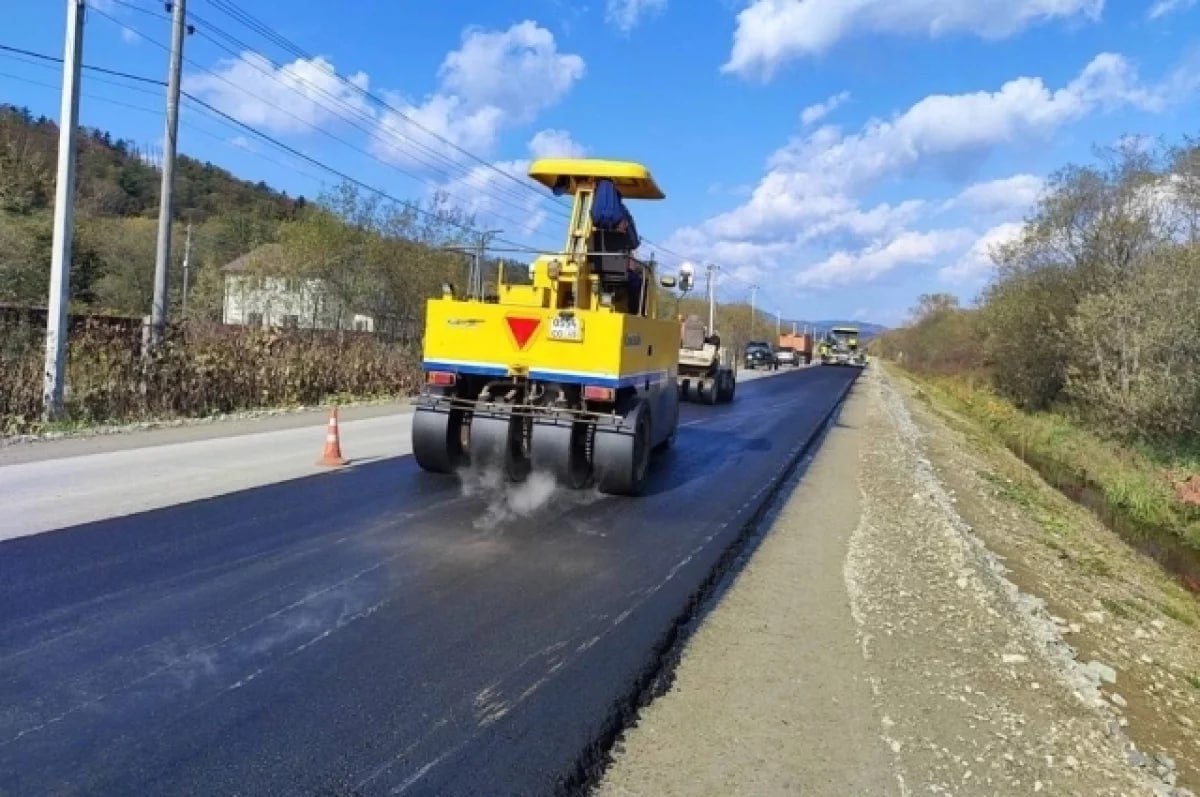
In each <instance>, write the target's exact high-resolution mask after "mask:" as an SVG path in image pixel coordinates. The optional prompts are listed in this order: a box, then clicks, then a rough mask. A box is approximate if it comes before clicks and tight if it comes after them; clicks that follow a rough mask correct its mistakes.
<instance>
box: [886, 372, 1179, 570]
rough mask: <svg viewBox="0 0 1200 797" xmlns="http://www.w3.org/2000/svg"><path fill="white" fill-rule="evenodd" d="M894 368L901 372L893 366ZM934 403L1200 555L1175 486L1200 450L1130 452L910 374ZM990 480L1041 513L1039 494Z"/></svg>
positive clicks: (1051, 417) (1046, 417) (1074, 427)
mask: <svg viewBox="0 0 1200 797" xmlns="http://www.w3.org/2000/svg"><path fill="white" fill-rule="evenodd" d="M891 367H895V366H891ZM904 373H905V374H907V375H908V376H909V377H910V378H911V379H912V380H913V381H914V382H915V383H916V384H917V385H918V386H919V387H918V390H919V391H921V392H922V393H923V394H924V395H925V396H926V397H927V398H926V400H927V401H929V402H931V403H932V404H934V405H936V404H938V403H942V404H944V405H945V406H947V407H949V408H951V409H952V410H954V411H955V412H958V413H960V414H961V415H963V416H965V417H967V418H969V419H970V420H972V421H974V422H976V423H978V424H980V425H981V426H982V427H984V428H985V429H987V430H988V431H989V432H990V433H991V434H992V435H994V436H995V437H996V438H998V439H999V440H1001V441H1002V442H1003V443H1004V444H1005V445H1006V446H1007V447H1008V448H1009V450H1011V451H1012V452H1013V453H1015V454H1017V455H1018V456H1020V457H1021V458H1022V459H1024V460H1025V461H1026V462H1028V463H1029V464H1030V465H1032V466H1033V467H1034V468H1035V469H1037V470H1038V471H1040V472H1041V474H1042V475H1043V477H1045V478H1046V479H1047V480H1048V481H1050V482H1052V483H1057V484H1060V485H1064V484H1067V483H1085V484H1087V485H1089V486H1090V487H1091V488H1092V489H1094V490H1097V491H1099V492H1100V493H1101V494H1102V495H1103V496H1104V500H1105V502H1106V503H1107V504H1108V507H1109V509H1110V510H1112V511H1113V512H1114V513H1115V514H1117V515H1118V516H1120V517H1121V518H1122V519H1123V520H1124V521H1126V522H1127V523H1128V524H1130V525H1131V526H1132V527H1134V528H1135V529H1137V530H1138V531H1140V532H1145V533H1153V534H1165V535H1169V536H1171V537H1174V538H1176V539H1177V540H1180V541H1183V542H1184V544H1185V546H1186V547H1189V548H1191V549H1192V550H1194V551H1197V552H1200V508H1197V507H1191V506H1188V505H1186V504H1184V503H1183V502H1182V501H1180V500H1178V498H1177V497H1176V495H1175V490H1174V486H1173V485H1172V482H1171V478H1172V477H1178V476H1179V475H1180V474H1187V473H1197V472H1200V467H1198V465H1200V443H1196V442H1186V443H1180V444H1178V445H1176V446H1174V447H1164V446H1162V445H1159V446H1157V447H1154V446H1151V445H1149V444H1145V445H1143V446H1142V447H1140V448H1131V447H1130V446H1128V445H1125V444H1122V443H1120V442H1116V441H1111V440H1107V439H1105V438H1103V437H1101V436H1100V435H1098V434H1095V433H1094V432H1092V431H1090V430H1088V429H1086V428H1084V427H1082V426H1081V425H1080V424H1078V423H1076V422H1075V421H1073V420H1072V419H1070V418H1068V417H1066V416H1064V415H1061V414H1057V413H1050V412H1045V413H1026V412H1022V411H1020V410H1018V409H1017V408H1016V407H1015V406H1013V405H1012V404H1011V403H1009V402H1007V401H1005V400H1003V399H1002V398H1000V397H999V396H997V395H995V394H994V393H992V392H991V391H989V390H987V389H986V388H983V387H978V386H972V385H969V384H968V383H967V382H966V381H965V380H962V379H957V378H953V377H924V376H921V375H917V374H912V373H911V372H909V371H904ZM985 478H988V479H989V481H991V482H992V483H993V484H995V485H996V486H997V490H998V492H999V494H1000V495H1001V496H1003V497H1004V498H1006V499H1007V500H1010V501H1012V502H1013V503H1015V504H1018V505H1021V506H1037V505H1038V503H1037V496H1036V493H1035V492H1033V491H1031V490H1029V489H1027V488H1023V487H1022V486H1021V485H1019V484H1012V483H1010V482H1008V481H1007V480H1006V479H1002V478H995V479H993V478H990V477H985Z"/></svg>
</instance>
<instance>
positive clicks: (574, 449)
mask: <svg viewBox="0 0 1200 797" xmlns="http://www.w3.org/2000/svg"><path fill="white" fill-rule="evenodd" d="M593 429H594V427H593V426H592V425H591V424H588V423H584V422H582V421H576V422H574V423H567V424H534V426H533V434H532V435H531V436H530V440H529V443H530V445H529V459H530V462H531V463H532V466H533V468H534V469H535V470H542V471H547V472H549V473H551V474H553V475H554V478H555V479H556V480H557V481H558V483H559V484H561V485H563V486H564V487H567V488H569V489H572V490H580V489H583V488H584V487H587V486H588V484H589V483H590V482H591V480H592V463H591V462H590V461H589V459H588V437H589V435H590V434H591V433H592V430H593Z"/></svg>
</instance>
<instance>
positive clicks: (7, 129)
mask: <svg viewBox="0 0 1200 797" xmlns="http://www.w3.org/2000/svg"><path fill="white" fill-rule="evenodd" d="M79 139H80V150H79V155H78V161H77V169H76V182H77V192H78V201H79V206H78V211H79V212H80V213H82V214H86V215H92V216H145V217H152V218H157V217H158V200H159V182H160V180H161V174H160V172H159V170H158V167H157V165H155V164H152V163H150V162H148V159H147V158H146V157H145V153H142V152H139V151H138V149H137V147H136V145H135V144H133V143H132V142H129V141H125V140H123V139H114V138H113V137H112V136H111V135H110V134H109V133H107V132H105V131H102V130H95V129H87V128H81V130H80V136H79ZM57 152H58V124H57V123H56V122H55V121H54V120H52V119H48V118H47V117H45V116H37V117H35V116H33V114H31V113H30V112H29V110H28V109H27V108H18V107H15V106H13V105H7V104H0V208H2V209H3V210H4V211H5V212H7V213H16V214H28V213H35V212H37V211H39V210H46V209H49V208H50V207H51V205H52V204H53V202H54V178H55V167H56V159H57ZM175 175H176V177H175V179H176V182H175V213H176V218H181V217H183V216H184V214H185V213H186V214H188V215H189V216H198V217H201V218H204V217H209V216H214V215H217V214H220V213H229V212H245V211H252V212H254V213H257V214H264V215H269V216H273V217H275V218H283V217H287V216H290V215H292V214H293V213H294V212H295V211H296V209H297V208H298V207H303V205H304V203H305V201H304V198H303V197H298V198H296V199H292V198H290V197H289V196H288V195H287V194H286V193H283V192H279V191H275V190H273V189H272V188H270V187H269V186H268V185H267V184H266V183H262V182H260V183H252V182H249V181H247V180H241V179H238V178H237V177H235V176H234V175H232V174H231V173H229V172H228V171H226V170H225V169H222V168H220V167H218V166H214V165H213V164H211V163H202V162H200V161H198V160H196V159H195V158H190V157H188V156H187V155H184V154H182V153H180V154H179V156H178V158H177V160H176V166H175Z"/></svg>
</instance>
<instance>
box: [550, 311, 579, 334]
mask: <svg viewBox="0 0 1200 797" xmlns="http://www.w3.org/2000/svg"><path fill="white" fill-rule="evenodd" d="M550 340H583V321H582V320H580V319H579V318H578V317H577V316H573V315H556V316H554V317H553V318H551V319H550Z"/></svg>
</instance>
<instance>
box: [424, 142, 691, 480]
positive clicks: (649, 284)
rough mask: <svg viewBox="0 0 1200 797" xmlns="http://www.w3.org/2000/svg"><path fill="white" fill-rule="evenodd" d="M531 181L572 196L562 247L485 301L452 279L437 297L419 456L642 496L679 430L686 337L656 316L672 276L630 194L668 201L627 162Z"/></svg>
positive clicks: (545, 167)
mask: <svg viewBox="0 0 1200 797" xmlns="http://www.w3.org/2000/svg"><path fill="white" fill-rule="evenodd" d="M529 175H530V177H532V178H533V179H534V180H535V181H537V182H538V183H540V184H542V185H543V186H545V187H546V188H547V189H549V190H550V191H551V192H553V194H555V195H559V196H561V195H569V196H571V197H572V198H573V202H572V209H571V215H570V219H569V222H568V225H569V226H568V229H567V236H566V245H565V247H564V248H563V250H562V251H561V252H553V253H543V254H540V255H539V256H538V257H537V258H536V259H535V260H534V262H533V263H532V264H531V265H530V273H529V280H528V282H527V283H522V284H517V283H516V280H515V279H514V280H510V281H506V280H505V279H504V277H503V273H501V274H500V275H498V276H497V284H496V290H495V291H494V292H492V293H491V294H490V295H487V296H466V297H463V296H458V295H456V294H455V291H454V289H453V288H452V287H451V286H449V285H446V286H443V292H442V296H440V297H437V298H433V299H430V300H429V301H428V303H427V305H426V316H425V339H424V340H425V342H424V353H423V369H424V384H423V387H422V391H421V395H420V396H419V397H418V399H417V406H416V410H415V412H414V414H413V421H412V441H413V454H414V456H415V458H416V460H417V462H418V464H419V465H420V466H421V467H422V468H423V469H425V470H427V471H432V472H436V473H454V472H456V471H458V470H459V469H462V468H466V467H471V468H476V467H478V468H497V469H499V470H500V471H501V472H502V473H503V474H504V475H505V476H506V477H507V479H509V480H510V481H522V480H524V479H526V478H527V477H528V476H529V474H530V473H531V472H532V471H534V470H541V471H546V472H549V473H552V474H553V475H554V476H555V478H556V479H557V480H558V482H559V483H560V484H562V485H564V486H566V487H569V488H571V489H582V488H585V487H588V486H590V485H593V484H594V485H595V486H596V487H597V489H599V490H600V491H601V492H604V493H609V494H615V495H637V494H638V493H640V492H642V490H643V489H644V487H645V484H646V480H647V474H648V471H649V468H650V463H651V454H652V452H653V451H654V450H655V449H663V448H666V447H667V446H670V445H671V444H672V442H673V441H674V439H675V434H676V429H677V428H678V422H679V391H678V387H677V381H676V378H677V371H678V365H677V363H678V354H679V345H680V329H679V324H678V323H677V322H675V321H673V320H667V319H658V318H656V310H657V308H656V306H655V305H656V298H657V291H655V290H654V285H655V284H656V280H657V283H658V284H661V285H663V286H664V287H667V288H673V287H675V285H676V283H677V280H676V279H675V277H674V276H662V277H659V276H658V275H657V274H656V266H655V263H654V261H653V258H651V259H649V260H644V259H640V258H638V257H636V256H635V255H634V252H635V250H637V248H638V246H639V243H640V242H639V238H638V233H637V229H636V227H635V225H634V220H633V216H632V215H631V214H630V212H629V210H628V208H627V207H626V204H625V200H634V199H646V200H657V199H663V198H664V194H663V192H662V190H661V189H660V188H659V187H658V185H657V184H656V183H655V181H654V178H653V177H652V176H651V174H650V171H649V170H648V169H647V168H646V167H645V166H643V165H641V164H638V163H631V162H626V161H613V160H600V159H593V158H555V159H543V160H539V161H536V162H535V163H534V164H533V165H532V166H531V167H530V170H529Z"/></svg>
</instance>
